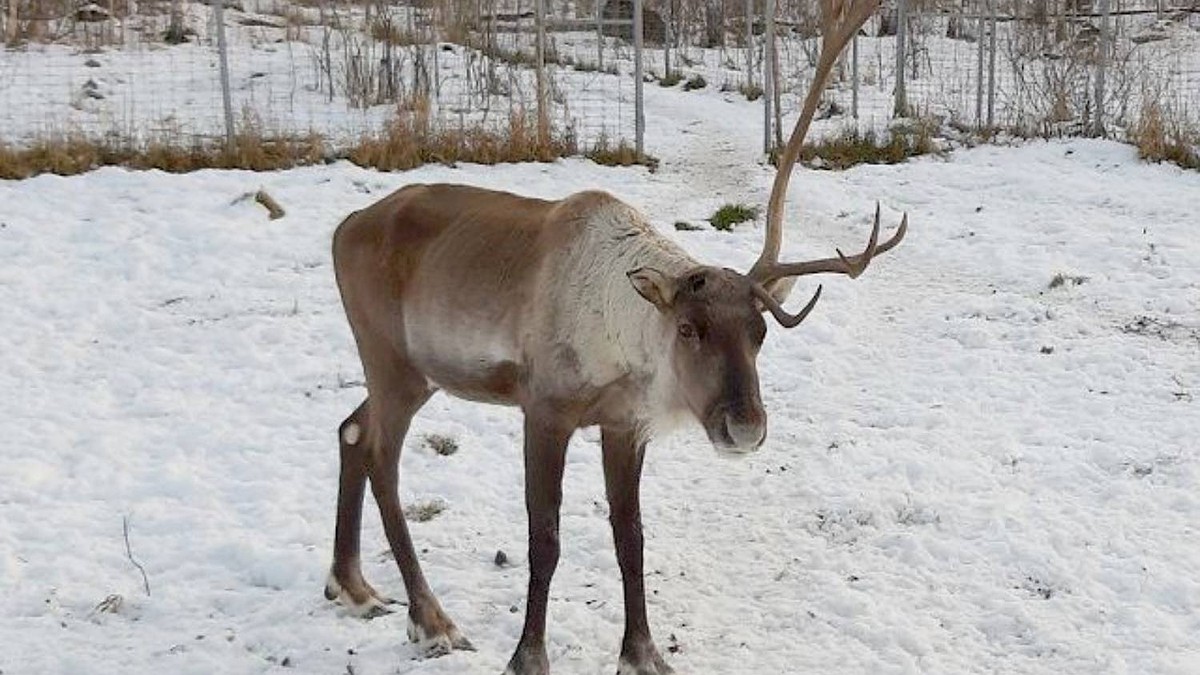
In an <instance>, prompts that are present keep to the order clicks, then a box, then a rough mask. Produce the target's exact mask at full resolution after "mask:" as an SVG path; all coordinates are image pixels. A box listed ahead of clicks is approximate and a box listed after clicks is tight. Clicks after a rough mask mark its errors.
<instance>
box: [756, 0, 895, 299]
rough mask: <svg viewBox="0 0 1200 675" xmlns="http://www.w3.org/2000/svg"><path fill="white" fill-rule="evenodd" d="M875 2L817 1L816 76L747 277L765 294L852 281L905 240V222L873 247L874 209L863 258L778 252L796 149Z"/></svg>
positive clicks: (777, 179) (785, 153)
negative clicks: (825, 279)
mask: <svg viewBox="0 0 1200 675" xmlns="http://www.w3.org/2000/svg"><path fill="white" fill-rule="evenodd" d="M879 3H880V0H820V4H821V37H822V41H821V54H820V56H819V58H818V59H817V70H816V74H815V75H814V77H813V81H812V86H811V87H809V90H808V95H807V96H806V97H805V99H804V108H803V109H801V111H800V119H799V120H797V121H796V127H795V128H794V129H792V135H791V136H790V137H789V138H788V143H787V145H786V146H785V147H784V149H783V154H782V155H781V156H780V158H779V169H778V173H776V174H775V182H774V184H773V185H772V186H771V197H770V200H769V201H768V202H767V233H766V240H765V241H764V242H763V251H762V255H760V256H759V257H758V260H757V261H756V262H755V263H754V266H753V267H751V268H750V272H749V273H748V274H747V276H749V277H750V278H751V279H753V280H755V281H757V282H759V283H761V284H762V285H763V286H764V287H765V288H766V289H767V290H768V291H771V290H774V288H775V286H776V285H777V284H778V283H779V282H780V281H781V280H783V279H786V278H788V277H796V276H801V275H804V274H818V273H822V272H830V273H838V274H847V275H849V276H850V277H857V276H858V275H859V274H861V273H862V271H863V270H864V269H865V268H866V266H867V264H868V263H870V262H871V258H872V256H874V255H876V254H878V253H883V252H884V251H887V250H889V249H891V248H892V247H893V246H895V245H896V244H899V243H900V240H901V239H903V238H904V233H905V232H906V231H907V229H908V216H907V215H906V216H905V217H904V220H903V221H902V222H901V223H900V228H899V229H897V230H896V233H895V234H894V235H892V237H891V238H889V239H888V240H887V241H885V242H884V243H883V244H878V245H877V243H876V242H877V240H878V238H879V207H878V205H876V209H875V228H874V230H873V231H872V233H871V240H870V242H869V243H868V244H867V248H866V250H864V251H863V252H862V253H860V254H858V255H855V256H851V257H849V258H847V257H846V256H844V255H842V252H841V251H838V257H837V258H825V259H821V260H810V261H806V262H796V263H780V262H779V248H780V245H781V244H782V243H783V201H784V197H785V196H786V195H787V188H788V183H789V182H790V180H791V177H792V168H793V167H795V165H796V160H797V159H799V157H800V146H801V145H803V143H804V137H805V136H806V135H807V134H808V127H809V125H811V124H812V120H813V115H814V114H815V113H816V109H817V104H818V103H819V102H820V100H821V92H822V91H824V89H825V83H826V81H827V80H828V79H829V73H830V72H831V71H832V70H833V65H834V63H835V62H836V61H837V58H838V55H840V54H841V53H842V50H843V49H844V48H845V47H846V43H847V42H849V41H850V39H851V38H853V37H854V35H855V34H857V33H858V30H859V28H861V27H862V25H863V24H864V23H866V21H867V19H868V18H869V17H870V16H871V15H872V14H873V13H874V12H875V10H877V9H878V8H879Z"/></svg>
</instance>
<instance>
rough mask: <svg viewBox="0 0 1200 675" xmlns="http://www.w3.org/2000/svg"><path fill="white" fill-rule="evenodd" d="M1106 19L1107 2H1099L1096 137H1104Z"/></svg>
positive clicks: (1106, 60) (1106, 56) (1107, 35)
mask: <svg viewBox="0 0 1200 675" xmlns="http://www.w3.org/2000/svg"><path fill="white" fill-rule="evenodd" d="M1108 19H1109V13H1108V0H1100V41H1099V50H1100V58H1099V60H1098V61H1097V63H1096V126H1095V128H1094V129H1093V130H1092V132H1093V133H1094V134H1096V135H1097V136H1103V135H1104V75H1105V70H1106V69H1107V68H1108V42H1109V40H1110V39H1111V35H1110V33H1109V26H1108Z"/></svg>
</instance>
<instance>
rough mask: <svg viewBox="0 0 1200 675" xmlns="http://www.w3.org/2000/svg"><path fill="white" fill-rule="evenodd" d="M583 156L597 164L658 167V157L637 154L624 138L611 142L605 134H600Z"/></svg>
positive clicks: (651, 168) (652, 168)
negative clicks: (598, 138)
mask: <svg viewBox="0 0 1200 675" xmlns="http://www.w3.org/2000/svg"><path fill="white" fill-rule="evenodd" d="M584 156H585V157H587V158H588V159H590V160H592V161H593V162H595V163H597V164H601V165H604V166H635V165H638V164H641V165H642V166H645V167H647V168H649V169H650V170H651V171H654V170H655V169H657V168H658V159H656V158H654V157H651V156H650V155H646V154H638V151H637V148H636V147H634V146H633V145H632V144H631V143H629V142H628V141H626V140H625V139H621V140H620V141H619V142H617V143H613V142H612V141H611V140H609V138H608V137H607V136H601V137H600V140H598V141H596V144H595V145H593V146H592V147H591V148H590V149H588V150H587V152H585V153H584Z"/></svg>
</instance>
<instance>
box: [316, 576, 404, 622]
mask: <svg viewBox="0 0 1200 675" xmlns="http://www.w3.org/2000/svg"><path fill="white" fill-rule="evenodd" d="M325 594H326V597H328V596H331V595H332V596H333V597H335V598H336V600H335V602H337V603H338V604H339V605H341V606H342V607H344V608H345V609H346V613H348V614H350V615H352V616H359V617H361V616H367V615H369V614H372V613H375V612H385V613H386V612H391V610H389V609H388V608H387V605H385V604H384V603H383V601H381V600H380V599H379V598H377V597H375V596H374V595H371V596H368V597H367V600H366V602H357V601H356V600H355V599H354V598H353V597H352V596H351V595H350V593H348V592H347V591H346V589H345V588H343V587H342V585H341V584H340V583H339V582H338V580H337V577H336V576H334V574H333V572H330V573H329V576H328V577H327V578H326V579H325Z"/></svg>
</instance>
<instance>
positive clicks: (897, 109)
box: [892, 0, 908, 117]
mask: <svg viewBox="0 0 1200 675" xmlns="http://www.w3.org/2000/svg"><path fill="white" fill-rule="evenodd" d="M907 37H908V2H907V0H896V102H895V105H894V106H893V107H892V115H893V116H895V117H905V116H907V115H908V93H907V92H906V91H905V86H904V79H905V72H904V68H905V65H904V61H905V57H906V56H907V55H908V53H907V51H908V50H907V44H906V42H907V39H906V38H907Z"/></svg>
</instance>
